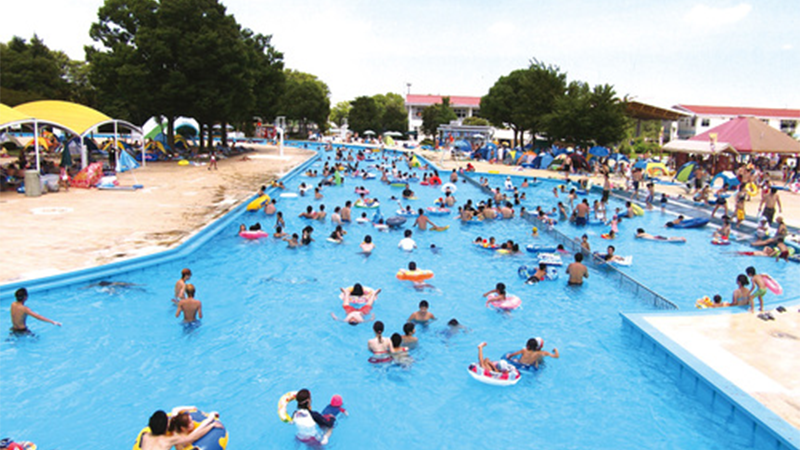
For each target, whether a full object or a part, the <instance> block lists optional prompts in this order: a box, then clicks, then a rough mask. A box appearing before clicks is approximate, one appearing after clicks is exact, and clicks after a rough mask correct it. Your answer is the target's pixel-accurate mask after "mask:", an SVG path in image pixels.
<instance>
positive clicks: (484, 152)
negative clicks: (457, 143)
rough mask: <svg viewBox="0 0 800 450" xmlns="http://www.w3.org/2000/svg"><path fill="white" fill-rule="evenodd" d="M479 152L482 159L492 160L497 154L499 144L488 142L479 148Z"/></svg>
mask: <svg viewBox="0 0 800 450" xmlns="http://www.w3.org/2000/svg"><path fill="white" fill-rule="evenodd" d="M478 154H479V155H480V157H481V158H482V159H485V160H490V159H493V158H494V157H495V156H496V155H497V145H495V144H494V143H493V142H487V143H486V144H484V146H483V147H481V149H480V150H478Z"/></svg>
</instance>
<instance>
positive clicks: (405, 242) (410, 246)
mask: <svg viewBox="0 0 800 450" xmlns="http://www.w3.org/2000/svg"><path fill="white" fill-rule="evenodd" d="M412 234H413V233H412V232H411V230H406V231H405V232H403V236H404V237H403V239H401V240H400V242H398V243H397V247H398V248H400V249H402V250H404V251H407V252H410V251H413V250H414V249H415V248H417V243H416V242H414V240H413V239H411V235H412Z"/></svg>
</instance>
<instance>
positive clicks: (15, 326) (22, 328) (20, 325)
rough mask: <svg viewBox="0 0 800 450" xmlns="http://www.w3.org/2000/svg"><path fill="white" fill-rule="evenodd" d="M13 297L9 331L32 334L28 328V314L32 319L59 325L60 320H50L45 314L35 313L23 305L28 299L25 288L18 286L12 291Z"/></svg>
mask: <svg viewBox="0 0 800 450" xmlns="http://www.w3.org/2000/svg"><path fill="white" fill-rule="evenodd" d="M14 297H15V298H16V301H15V302H14V303H12V304H11V332H12V333H14V334H19V335H25V334H32V333H31V331H30V330H29V329H28V325H27V320H28V316H31V317H33V318H34V319H39V320H41V321H42V322H47V323H51V324H53V325H56V326H59V327H60V326H61V323H60V322H56V321H54V320H50V319H48V318H47V317H45V316H42V315H40V314H36V313H35V312H33V311H32V310H31V309H30V308H28V307H27V306H25V301H26V300H28V290H27V289H25V288H19V289H17V291H16V292H15V293H14Z"/></svg>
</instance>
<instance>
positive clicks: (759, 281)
mask: <svg viewBox="0 0 800 450" xmlns="http://www.w3.org/2000/svg"><path fill="white" fill-rule="evenodd" d="M744 272H745V273H746V274H747V276H748V277H749V278H750V281H751V282H752V283H753V287H752V288H751V290H750V312H753V310H754V309H755V301H754V300H755V299H756V297H758V311H759V312H764V295H766V293H767V286H766V284H764V277H763V276H762V275H760V274H756V268H755V267H753V266H750V267H748V268H747V269H745V271H744Z"/></svg>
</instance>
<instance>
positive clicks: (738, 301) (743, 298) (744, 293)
mask: <svg viewBox="0 0 800 450" xmlns="http://www.w3.org/2000/svg"><path fill="white" fill-rule="evenodd" d="M749 285H750V280H749V279H748V278H747V275H745V274H743V273H740V274H739V275H738V276H737V277H736V286H737V288H736V290H734V291H733V298H732V299H731V302H730V305H731V306H748V305H750V309H751V311H752V308H753V301H752V298H750V289H749V288H748V287H747V286H749Z"/></svg>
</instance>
